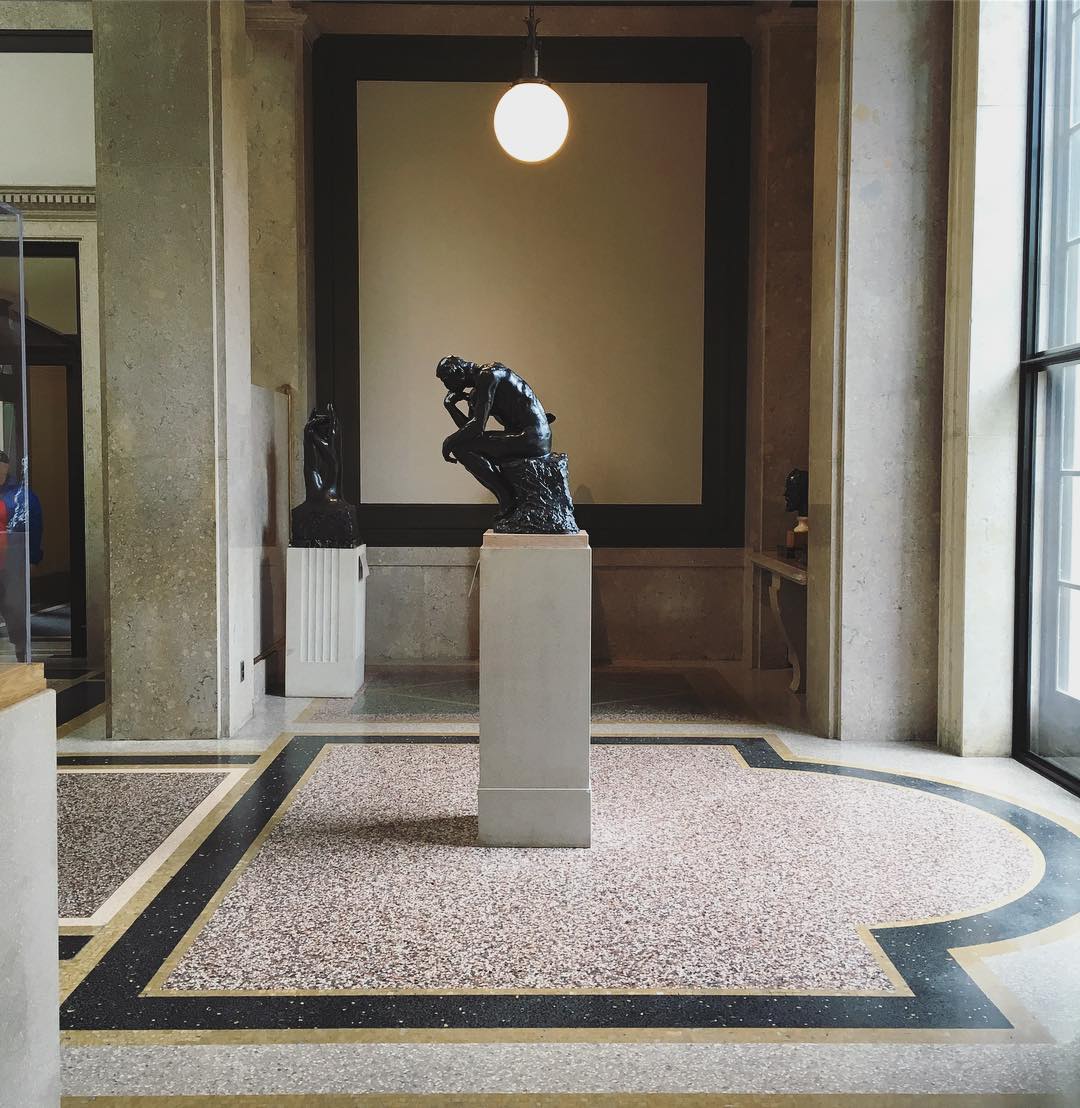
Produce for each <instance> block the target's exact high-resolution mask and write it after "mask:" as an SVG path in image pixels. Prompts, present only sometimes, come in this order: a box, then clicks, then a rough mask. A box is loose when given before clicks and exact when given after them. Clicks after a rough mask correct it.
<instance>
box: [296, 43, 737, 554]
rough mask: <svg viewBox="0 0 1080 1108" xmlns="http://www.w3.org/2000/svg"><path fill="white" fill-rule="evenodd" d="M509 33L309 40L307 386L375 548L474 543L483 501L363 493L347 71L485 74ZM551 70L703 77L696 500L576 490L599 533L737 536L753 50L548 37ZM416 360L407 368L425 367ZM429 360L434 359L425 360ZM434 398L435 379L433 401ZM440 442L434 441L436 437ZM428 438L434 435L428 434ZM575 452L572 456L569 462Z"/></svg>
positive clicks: (506, 55)
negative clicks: (311, 386) (391, 498)
mask: <svg viewBox="0 0 1080 1108" xmlns="http://www.w3.org/2000/svg"><path fill="white" fill-rule="evenodd" d="M521 49H522V40H521V38H509V37H498V38H495V37H480V36H476V37H473V36H469V37H457V36H424V35H407V36H396V35H324V36H322V37H320V38H319V39H318V40H317V41H316V43H315V45H314V47H313V50H312V73H313V104H314V159H313V161H314V198H315V294H316V295H315V304H316V313H315V350H316V398H317V402H318V403H319V404H320V405H324V404H326V403H328V402H330V401H332V402H333V403H334V406H335V408H336V409H337V410H338V412H339V414H342V415H344V416H345V418H344V419H343V421H342V491H343V493H344V495H345V496H346V497H347V498H348V499H349V500H351V501H353V502H354V503H356V504H357V505H358V510H359V514H360V526H361V533H362V535H363V536H364V539H365V541H366V542H367V543H368V544H369V545H371V546H475V545H479V543H480V541H481V536H482V534H483V532H484V530H485V529H487V528H488V527H490V526H491V523H492V520H493V519H494V513H495V506H494V505H491V506H488V505H441V504H361V503H360V443H359V429H358V427H357V426H356V424H357V420H356V418H355V417H350V415H349V414H347V413H356V412H358V411H359V386H360V380H359V367H360V350H359V345H360V340H359V266H358V256H357V255H358V249H359V247H358V230H357V224H358V218H359V213H358V197H357V190H358V186H357V148H356V146H357V132H356V83H357V81H362V80H399V81H425V80H426V81H495V82H502V81H505V82H507V83H509V82H511V81H513V80H514V79H515V78H516V77H517V76H519V74H520V67H521ZM543 72H544V76H545V77H547V78H548V79H550V80H551V81H552V82H553V83H554V82H559V81H564V82H589V81H596V82H601V81H603V82H619V81H627V82H631V81H632V82H635V83H645V82H657V83H695V84H705V85H706V86H707V90H708V91H707V97H708V100H707V103H708V109H707V111H708V115H707V137H706V212H705V224H706V226H705V236H706V268H705V336H704V345H705V361H704V373H703V378H704V381H703V391H702V424H701V433H702V474H701V478H702V493H701V503H700V504H696V505H681V504H679V505H668V504H582V505H579V506H578V521H579V523H580V525H581V526H582V527H583V528H584V529H586V530H587V531H588V532H589V534H590V538H591V541H592V543H593V545H595V546H668V547H741V546H742V545H743V542H744V501H745V488H744V486H745V443H746V372H747V327H748V318H747V310H748V303H749V223H750V172H751V163H750V92H751V89H750V48H749V45H748V44H747V43H746V42H745V41H744V40H742V39H740V38H731V37H728V38H634V37H627V38H592V37H574V38H569V37H568V38H545V39H544V40H543ZM423 368H425V367H418V369H423ZM430 368H431V370H432V372H433V371H434V367H433V366H432V367H430ZM437 400H438V397H437V396H436V394H435V393H434V391H433V392H432V403H436V402H437ZM435 445H436V446H437V444H435ZM433 448H434V447H433ZM572 461H573V460H572V459H571V464H572Z"/></svg>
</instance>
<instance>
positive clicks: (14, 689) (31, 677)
mask: <svg viewBox="0 0 1080 1108" xmlns="http://www.w3.org/2000/svg"><path fill="white" fill-rule="evenodd" d="M45 688H46V685H45V666H44V663H42V662H9V663H6V664H0V708H10V707H11V705H12V704H18V703H19V701H20V700H26V699H27V697H31V696H36V695H37V694H38V693H39V692H44V691H45Z"/></svg>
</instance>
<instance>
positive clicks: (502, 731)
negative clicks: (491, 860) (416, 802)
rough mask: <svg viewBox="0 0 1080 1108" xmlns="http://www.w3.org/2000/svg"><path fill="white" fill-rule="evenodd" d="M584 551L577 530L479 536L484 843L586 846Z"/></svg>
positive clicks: (588, 554) (587, 593)
mask: <svg viewBox="0 0 1080 1108" xmlns="http://www.w3.org/2000/svg"><path fill="white" fill-rule="evenodd" d="M591 627H592V551H591V549H590V548H589V536H588V535H587V534H586V533H585V532H584V531H579V532H578V534H576V535H497V534H495V533H494V532H493V531H488V532H486V533H485V534H484V545H483V547H482V548H481V551H480V789H479V794H478V797H477V801H478V804H477V806H478V811H479V817H480V842H481V843H483V844H485V845H487V846H588V845H589V841H590V836H591V827H592V794H591V792H590V788H589V725H590V711H591V701H592V695H591V694H592V689H591V680H592V659H591V654H592V650H591Z"/></svg>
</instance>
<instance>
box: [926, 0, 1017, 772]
mask: <svg viewBox="0 0 1080 1108" xmlns="http://www.w3.org/2000/svg"><path fill="white" fill-rule="evenodd" d="M1029 12H1030V6H1029V5H1028V4H1026V3H1023V2H1022V0H996V2H995V3H986V2H985V0H969V2H968V3H964V4H956V5H955V6H954V8H953V13H954V14H953V18H954V23H953V65H952V128H951V130H952V142H951V147H952V150H951V159H950V172H949V177H950V183H949V248H948V297H947V300H946V303H947V316H946V326H945V396H944V420H943V441H942V467H941V605H940V608H941V610H940V630H941V637H940V659H939V673H940V689H941V692H940V702H939V706H938V742H939V743H940V745H941V746H942V747H943V748H944V749H946V750H948V751H950V752H951V753H953V754H991V755H999V756H1004V755H1008V754H1009V752H1010V750H1011V749H1012V731H1013V716H1012V711H1013V697H1012V692H1013V597H1014V582H1015V573H1016V564H1015V550H1016V487H1017V482H1016V459H1017V428H1018V427H1019V414H1018V410H1017V407H1018V403H1019V395H1020V389H1019V368H1018V361H1019V357H1020V318H1021V310H1022V309H1021V302H1022V294H1023V262H1024V255H1023V251H1022V250H1021V248H1020V244H1021V242H1022V241H1023V235H1024V189H1025V170H1026V138H1027V78H1028V46H1027V44H1028V17H1029Z"/></svg>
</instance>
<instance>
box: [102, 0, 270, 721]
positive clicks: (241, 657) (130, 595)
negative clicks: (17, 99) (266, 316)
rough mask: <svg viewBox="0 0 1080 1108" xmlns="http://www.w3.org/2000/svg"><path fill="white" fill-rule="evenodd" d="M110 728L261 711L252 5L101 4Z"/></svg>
mask: <svg viewBox="0 0 1080 1108" xmlns="http://www.w3.org/2000/svg"><path fill="white" fill-rule="evenodd" d="M93 16H94V28H93V30H94V97H95V113H96V127H97V212H98V236H99V265H100V282H101V352H102V403H103V411H104V424H105V444H104V450H103V457H104V468H105V489H106V493H105V528H106V544H107V553H108V566H109V599H108V622H107V637H108V664H109V677H110V683H111V710H110V717H109V729H110V733H111V734H113V735H115V736H117V737H131V738H157V737H185V736H191V737H213V736H218V735H226V734H230V733H231V732H232V731H234V730H235V729H236V728H237V727H238V726H239V725H240V724H241V723H242V722H243V721H244V719H245V718H246V717H247V716H249V715H250V714H251V700H252V698H251V688H252V682H251V668H252V659H251V657H250V656H249V654H250V642H251V638H252V632H251V627H252V596H253V585H252V581H251V577H252V559H251V556H250V541H251V540H250V536H249V535H247V534H246V527H245V519H246V514H247V508H246V506H245V505H246V501H245V498H246V497H247V494H248V488H249V485H250V472H249V460H248V457H247V455H246V453H245V450H246V449H247V447H248V438H249V435H248V431H249V423H250V388H251V369H250V342H249V308H248V302H249V287H248V225H247V164H246V161H247V113H246V96H247V84H246V74H245V73H244V64H245V57H246V49H247V46H246V38H245V34H244V25H243V18H244V16H243V6H242V5H238V4H232V3H227V2H220V0H176V2H156V0H144V2H142V3H139V4H130V3H124V2H122V0H121V2H117V0H102V2H100V3H96V4H94V5H93Z"/></svg>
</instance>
